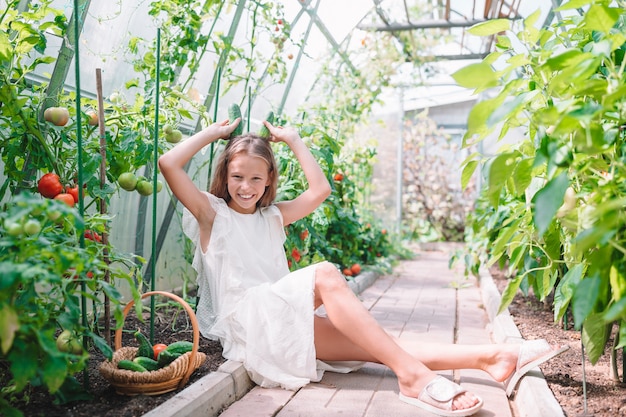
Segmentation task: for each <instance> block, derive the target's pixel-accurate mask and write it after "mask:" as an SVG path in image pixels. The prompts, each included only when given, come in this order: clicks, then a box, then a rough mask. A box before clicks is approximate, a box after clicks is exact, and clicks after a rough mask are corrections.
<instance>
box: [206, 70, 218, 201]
mask: <svg viewBox="0 0 626 417" xmlns="http://www.w3.org/2000/svg"><path fill="white" fill-rule="evenodd" d="M221 80H222V67H217V82H216V85H215V106H213V122H217V105H218V103H219V101H220V82H221ZM214 155H215V142H211V145H209V175H208V179H207V190H208V189H209V188H210V186H211V178H213V157H214Z"/></svg>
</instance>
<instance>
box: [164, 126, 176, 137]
mask: <svg viewBox="0 0 626 417" xmlns="http://www.w3.org/2000/svg"><path fill="white" fill-rule="evenodd" d="M173 130H174V128H173V127H172V125H170V124H165V125H163V133H165V134H166V135H169V134H170V133H172V131H173Z"/></svg>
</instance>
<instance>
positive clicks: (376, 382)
mask: <svg viewBox="0 0 626 417" xmlns="http://www.w3.org/2000/svg"><path fill="white" fill-rule="evenodd" d="M449 257H450V255H449V253H446V252H444V251H420V252H418V253H417V256H416V258H415V259H412V260H408V261H402V262H401V263H400V265H399V266H397V267H396V268H395V269H394V273H393V274H392V275H388V276H382V277H380V278H378V279H377V280H376V281H375V282H374V283H373V285H371V286H370V287H369V288H367V289H365V290H364V291H363V292H362V293H361V294H360V297H361V299H362V300H363V302H364V303H365V305H366V306H367V307H368V308H369V309H370V311H371V312H372V314H373V315H374V316H375V317H376V319H377V320H378V321H379V323H380V324H381V325H382V326H383V327H385V328H386V329H387V330H388V331H389V332H390V333H392V334H394V335H396V336H398V337H400V338H404V339H415V340H427V341H429V342H430V341H432V342H445V343H466V344H481V343H493V342H494V341H496V340H502V339H503V337H502V336H500V337H494V329H496V328H501V327H502V326H500V325H495V326H494V319H493V317H492V318H491V319H490V315H489V314H488V310H489V306H486V304H489V302H488V301H485V299H484V288H481V286H479V285H478V284H477V282H476V280H474V279H469V280H467V279H466V278H465V277H464V276H463V274H462V273H460V272H459V271H456V272H455V271H452V270H450V269H449V268H448V260H449ZM492 285H493V283H492ZM491 304H494V303H491ZM496 304H497V303H496ZM485 306H486V307H487V308H485ZM504 327H506V325H505V326H504ZM513 333H514V331H513ZM513 336H514V337H515V336H516V335H515V334H514V335H513ZM504 338H506V336H505V337H504ZM537 372H538V373H539V375H535V378H531V377H529V378H525V379H524V380H522V381H523V382H524V381H525V380H527V379H529V380H535V381H538V382H539V383H541V381H543V379H542V377H541V374H540V372H539V371H537ZM442 374H443V375H445V376H447V377H453V378H454V379H455V380H456V381H457V382H460V384H461V385H463V386H465V387H467V388H468V389H469V390H470V391H471V392H474V393H476V394H477V395H479V396H481V397H482V398H483V399H484V401H485V406H484V407H483V409H482V410H481V411H480V412H479V413H478V414H476V416H479V417H481V416H482V417H486V416H497V417H511V416H515V417H521V416H525V415H533V416H535V417H536V416H550V417H553V416H555V415H559V410H560V408H558V405H557V408H556V414H555V411H554V410H555V409H554V403H553V402H550V399H549V398H548V397H549V395H551V393H549V390H548V392H547V393H546V391H545V390H544V391H541V390H542V389H543V387H540V390H539V391H536V390H535V391H533V389H531V388H524V389H526V391H527V392H528V394H527V395H531V398H530V401H527V400H524V403H525V404H526V403H535V404H533V405H536V404H539V405H540V407H541V408H542V410H543V411H537V410H531V411H527V410H526V407H525V405H524V404H522V406H521V407H519V406H518V405H516V404H515V403H513V402H511V403H510V402H509V400H508V399H507V397H506V395H505V393H504V390H503V388H502V384H500V383H496V382H495V381H493V380H492V379H491V378H490V377H489V375H488V374H486V373H484V372H482V371H476V370H461V371H456V372H442ZM536 376H539V378H536ZM543 382H544V383H545V381H543ZM546 388H547V385H546ZM522 389H523V388H522V387H520V391H522ZM533 392H534V394H533ZM536 392H539V394H537V393H536ZM520 394H521V393H519V394H518V397H520ZM532 396H535V397H540V400H539V401H535V400H533V398H532ZM522 398H523V397H522ZM546 401H547V404H548V405H547V406H546V405H545V404H544V405H542V403H545V402H546ZM561 415H562V414H561ZM221 416H222V417H239V416H240V417H244V416H245V417H250V416H254V417H264V416H268V417H269V416H277V417H294V416H298V417H306V416H316V417H319V416H324V417H328V416H342V417H357V416H358V417H361V416H363V417H365V416H367V417H387V416H391V417H404V416H411V417H416V416H417V417H419V416H432V414H430V413H427V412H425V411H422V410H421V409H418V408H416V407H413V406H411V405H408V404H405V403H403V402H401V401H399V400H398V386H397V380H396V377H395V375H393V374H392V373H391V372H390V371H389V370H388V368H386V367H384V366H382V365H377V364H369V365H367V366H365V367H364V368H362V369H361V370H359V371H357V372H353V373H350V374H337V373H331V372H327V373H326V374H325V375H324V378H323V379H322V381H320V382H319V383H312V384H309V385H307V386H306V387H304V388H302V389H300V390H299V391H297V392H292V391H285V390H282V389H263V388H259V387H254V388H252V390H251V391H249V392H248V393H247V394H246V395H245V396H244V397H243V398H241V399H240V400H239V401H237V402H235V403H233V404H232V405H231V406H230V407H229V408H228V409H226V410H225V411H224V412H223V413H221Z"/></svg>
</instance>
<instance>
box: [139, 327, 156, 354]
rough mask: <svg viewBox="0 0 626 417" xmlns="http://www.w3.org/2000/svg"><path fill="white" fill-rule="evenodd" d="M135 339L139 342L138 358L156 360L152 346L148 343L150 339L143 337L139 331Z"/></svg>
mask: <svg viewBox="0 0 626 417" xmlns="http://www.w3.org/2000/svg"><path fill="white" fill-rule="evenodd" d="M135 339H137V342H139V349H137V356H143V357H144V358H154V351H153V350H152V344H150V341H148V338H146V336H144V335H143V333H141V332H140V331H139V330H137V331H136V332H135Z"/></svg>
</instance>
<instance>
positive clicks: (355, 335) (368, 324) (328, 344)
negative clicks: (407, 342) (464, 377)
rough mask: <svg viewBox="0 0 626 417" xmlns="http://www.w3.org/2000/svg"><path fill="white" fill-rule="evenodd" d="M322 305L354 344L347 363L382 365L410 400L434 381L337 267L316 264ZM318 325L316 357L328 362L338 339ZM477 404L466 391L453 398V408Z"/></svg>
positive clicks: (317, 299)
mask: <svg viewBox="0 0 626 417" xmlns="http://www.w3.org/2000/svg"><path fill="white" fill-rule="evenodd" d="M322 304H324V307H325V309H326V312H327V314H328V318H329V320H330V322H331V323H332V325H333V326H334V327H335V328H336V329H337V330H338V332H339V333H341V334H342V335H344V336H345V338H346V339H347V341H350V342H352V343H353V344H354V345H355V348H354V353H355V357H353V358H349V359H350V360H359V359H363V360H371V361H373V362H379V363H382V364H385V365H386V366H388V367H389V368H391V370H392V371H393V372H394V373H395V374H396V376H397V377H398V385H399V387H400V392H402V393H403V394H404V395H406V396H410V397H417V396H418V395H419V394H420V392H421V391H422V388H424V386H425V385H426V384H427V383H428V382H430V381H431V380H432V379H433V378H435V376H436V374H435V372H433V371H432V370H431V369H429V368H428V367H427V366H426V365H425V364H424V363H422V362H421V361H420V360H418V359H417V358H415V357H414V356H412V355H411V354H410V353H408V352H407V351H405V350H404V349H403V348H402V347H401V346H400V345H399V344H398V343H396V341H395V340H394V339H393V338H392V337H391V336H390V335H389V334H388V333H387V332H386V331H385V330H384V329H383V328H382V327H380V325H379V324H378V323H377V322H376V320H375V319H374V318H373V317H372V316H371V315H370V313H369V311H368V310H367V309H366V308H365V306H364V305H363V304H362V303H361V301H360V300H359V299H358V298H357V297H356V296H355V295H354V293H353V292H352V290H351V289H350V287H348V285H347V283H346V282H345V279H344V278H343V276H342V275H341V274H340V273H339V271H338V270H337V268H336V267H335V266H334V265H332V264H330V263H328V262H324V263H321V264H320V265H318V267H317V269H316V274H315V306H316V307H319V306H320V305H322ZM321 323H322V322H320V320H316V326H315V348H316V351H317V356H318V358H319V359H322V360H323V359H326V360H331V359H332V357H333V352H337V347H336V346H337V345H338V339H337V338H335V337H333V336H336V335H337V334H334V335H333V333H332V331H331V330H330V328H329V327H324V326H323V325H322V326H320V324H321ZM347 341H346V340H345V339H344V340H343V342H342V343H343V344H347ZM333 345H335V347H333ZM477 403H478V399H477V398H476V397H475V396H474V395H472V394H470V393H467V392H466V393H463V394H460V395H458V396H457V397H456V398H455V399H454V401H453V408H455V409H463V408H469V407H472V406H473V405H475V404H477Z"/></svg>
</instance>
